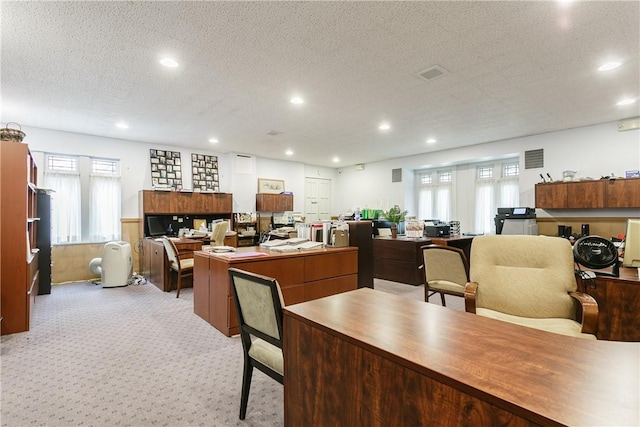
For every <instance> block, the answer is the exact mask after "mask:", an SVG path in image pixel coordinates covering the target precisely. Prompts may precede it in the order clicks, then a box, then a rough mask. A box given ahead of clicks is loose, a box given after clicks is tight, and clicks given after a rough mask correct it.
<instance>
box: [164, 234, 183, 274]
mask: <svg viewBox="0 0 640 427" xmlns="http://www.w3.org/2000/svg"><path fill="white" fill-rule="evenodd" d="M162 244H163V245H164V250H165V252H166V253H167V259H168V260H169V264H170V266H171V268H173V269H174V270H178V269H179V268H180V261H179V260H178V248H176V245H175V243H173V242H172V241H171V239H169V238H167V237H162Z"/></svg>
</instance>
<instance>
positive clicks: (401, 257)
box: [373, 236, 473, 286]
mask: <svg viewBox="0 0 640 427" xmlns="http://www.w3.org/2000/svg"><path fill="white" fill-rule="evenodd" d="M472 241H473V236H454V237H423V238H410V237H405V236H398V237H397V238H395V239H394V238H393V237H389V236H382V237H381V236H377V237H376V238H375V239H373V266H374V267H373V275H374V277H376V278H378V279H384V280H391V281H394V282H400V283H407V284H410V285H415V286H418V285H422V284H423V283H424V272H423V271H422V270H421V269H420V270H419V269H418V268H419V267H420V266H421V265H422V264H423V263H424V260H423V257H422V252H420V247H421V246H423V245H429V244H436V245H443V246H454V247H457V248H460V249H462V250H463V251H464V252H465V254H466V256H467V260H468V259H469V255H470V252H471V242H472Z"/></svg>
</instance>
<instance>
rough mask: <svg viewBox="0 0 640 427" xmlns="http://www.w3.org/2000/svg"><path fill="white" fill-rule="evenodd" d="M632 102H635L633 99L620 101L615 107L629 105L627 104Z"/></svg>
mask: <svg viewBox="0 0 640 427" xmlns="http://www.w3.org/2000/svg"><path fill="white" fill-rule="evenodd" d="M634 102H636V100H635V99H633V98H627V99H622V100H620V101H618V103H617V104H616V105H620V106H622V105H629V104H633V103H634Z"/></svg>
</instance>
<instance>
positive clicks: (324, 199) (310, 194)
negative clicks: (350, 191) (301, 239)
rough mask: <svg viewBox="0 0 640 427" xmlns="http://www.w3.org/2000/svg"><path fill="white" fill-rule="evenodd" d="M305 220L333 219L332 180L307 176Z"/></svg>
mask: <svg viewBox="0 0 640 427" xmlns="http://www.w3.org/2000/svg"><path fill="white" fill-rule="evenodd" d="M304 194H305V200H304V215H305V217H306V218H305V222H314V221H320V220H323V219H331V180H330V179H322V178H307V179H306V180H305V191H304Z"/></svg>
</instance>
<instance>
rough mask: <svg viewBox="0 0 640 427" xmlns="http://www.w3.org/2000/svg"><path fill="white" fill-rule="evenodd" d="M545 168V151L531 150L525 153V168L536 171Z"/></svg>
mask: <svg viewBox="0 0 640 427" xmlns="http://www.w3.org/2000/svg"><path fill="white" fill-rule="evenodd" d="M543 167H544V150H543V149H542V148H540V149H538V150H529V151H525V152H524V168H525V169H536V168H543Z"/></svg>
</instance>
